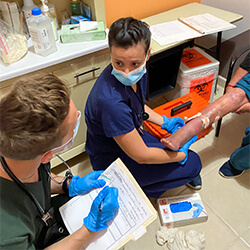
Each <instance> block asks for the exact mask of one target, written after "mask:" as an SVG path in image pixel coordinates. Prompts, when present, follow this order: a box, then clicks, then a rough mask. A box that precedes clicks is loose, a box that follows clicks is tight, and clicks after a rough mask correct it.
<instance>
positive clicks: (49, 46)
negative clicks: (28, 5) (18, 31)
mask: <svg viewBox="0 0 250 250" xmlns="http://www.w3.org/2000/svg"><path fill="white" fill-rule="evenodd" d="M28 27H29V31H30V36H31V40H32V42H33V45H34V49H35V52H36V53H37V54H39V55H42V56H47V55H50V54H52V53H53V52H55V51H56V50H57V48H56V42H55V39H54V34H53V30H52V26H51V20H50V18H49V17H47V16H44V15H42V12H41V10H40V9H39V8H34V9H32V17H30V18H29V19H28Z"/></svg>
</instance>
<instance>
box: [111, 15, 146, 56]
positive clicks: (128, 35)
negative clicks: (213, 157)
mask: <svg viewBox="0 0 250 250" xmlns="http://www.w3.org/2000/svg"><path fill="white" fill-rule="evenodd" d="M150 40H151V32H150V30H149V26H148V25H147V24H146V23H145V22H142V21H140V20H137V19H134V18H133V17H127V18H120V19H118V20H116V21H115V22H114V23H112V25H111V26H110V30H109V35H108V41H109V48H110V49H111V47H112V46H113V45H114V46H116V47H121V48H128V47H130V46H134V45H137V44H138V43H139V42H144V43H145V53H147V52H148V49H149V46H150Z"/></svg>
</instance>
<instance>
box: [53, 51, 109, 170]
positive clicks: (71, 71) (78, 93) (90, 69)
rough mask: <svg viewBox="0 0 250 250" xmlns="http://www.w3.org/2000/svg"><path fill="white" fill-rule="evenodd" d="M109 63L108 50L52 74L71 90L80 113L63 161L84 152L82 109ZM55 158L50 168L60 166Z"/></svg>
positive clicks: (63, 155) (85, 130)
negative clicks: (79, 120) (73, 137)
mask: <svg viewBox="0 0 250 250" xmlns="http://www.w3.org/2000/svg"><path fill="white" fill-rule="evenodd" d="M109 63H110V55H109V52H108V50H103V51H99V52H96V53H93V54H90V55H87V56H84V57H82V58H80V59H79V58H78V59H77V60H74V61H73V62H71V63H70V65H68V67H62V68H60V69H58V68H57V69H56V70H54V71H53V73H54V74H55V75H56V76H57V77H59V78H60V79H62V80H65V81H66V83H67V84H68V86H69V88H70V90H71V99H72V100H73V102H74V104H75V106H76V108H77V109H78V110H79V111H81V113H82V117H81V123H80V127H79V130H78V133H77V136H76V138H75V140H74V144H73V146H72V148H71V149H70V150H68V151H67V152H65V153H63V154H62V157H63V158H64V160H68V159H70V158H73V157H75V156H76V155H78V154H80V153H82V152H84V151H85V141H86V132H87V126H86V123H85V117H84V109H85V104H86V101H87V98H88V95H89V93H90V91H91V89H92V87H93V85H94V83H95V81H96V79H97V77H98V76H99V75H100V74H101V72H102V71H103V70H104V68H105V67H106V66H107V65H108V64H109ZM60 163H61V162H60V160H59V159H57V158H53V159H52V166H56V165H58V164H60Z"/></svg>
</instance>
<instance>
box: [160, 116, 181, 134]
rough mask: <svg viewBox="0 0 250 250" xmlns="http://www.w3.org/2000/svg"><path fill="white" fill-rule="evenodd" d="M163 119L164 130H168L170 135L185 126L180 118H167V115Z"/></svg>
mask: <svg viewBox="0 0 250 250" xmlns="http://www.w3.org/2000/svg"><path fill="white" fill-rule="evenodd" d="M162 117H163V121H164V122H163V124H162V125H161V128H162V129H165V130H167V132H168V133H170V134H173V133H174V132H175V131H176V130H177V129H179V128H181V127H183V126H184V124H185V123H184V120H183V119H182V118H180V117H174V118H167V117H166V116H165V115H163V116H162Z"/></svg>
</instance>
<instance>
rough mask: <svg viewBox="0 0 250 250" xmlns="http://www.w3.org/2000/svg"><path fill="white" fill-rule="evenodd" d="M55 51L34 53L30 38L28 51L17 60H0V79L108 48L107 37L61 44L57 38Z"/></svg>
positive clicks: (6, 78)
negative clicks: (10, 61) (5, 61)
mask: <svg viewBox="0 0 250 250" xmlns="http://www.w3.org/2000/svg"><path fill="white" fill-rule="evenodd" d="M56 44H57V51H56V52H55V53H52V54H50V55H49V56H46V57H43V56H40V55H37V54H35V52H34V49H33V46H32V42H31V39H29V40H28V46H29V50H28V53H27V54H26V55H25V56H24V57H23V58H22V59H20V60H19V61H17V62H15V63H12V64H9V65H7V64H4V63H3V61H2V60H1V61H0V81H4V80H8V79H11V78H14V77H17V76H21V75H24V74H27V73H30V72H33V71H36V70H39V69H43V68H46V67H49V66H51V65H55V64H58V63H62V62H65V61H68V60H71V59H74V58H77V57H80V56H84V55H87V54H90V53H93V52H96V51H99V50H102V49H106V48H108V39H107V36H106V39H105V40H99V41H91V42H79V43H67V44H63V43H61V42H60V41H59V40H58V41H57V42H56Z"/></svg>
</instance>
